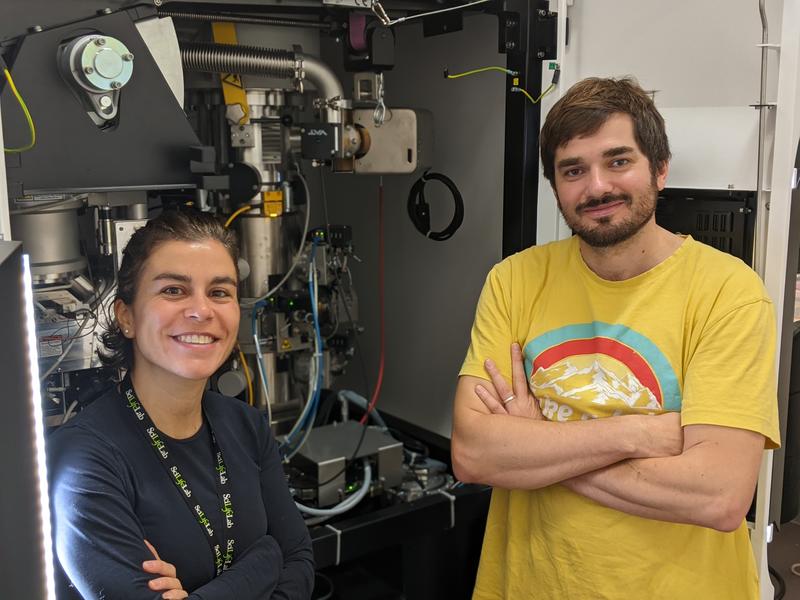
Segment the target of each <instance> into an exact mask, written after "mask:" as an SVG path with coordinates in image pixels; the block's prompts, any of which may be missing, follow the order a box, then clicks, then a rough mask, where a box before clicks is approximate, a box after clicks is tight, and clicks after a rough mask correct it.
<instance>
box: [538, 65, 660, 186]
mask: <svg viewBox="0 0 800 600" xmlns="http://www.w3.org/2000/svg"><path fill="white" fill-rule="evenodd" d="M615 114H624V115H628V116H630V118H631V120H632V121H633V134H634V137H635V139H636V143H637V144H638V145H639V149H640V150H641V151H642V153H643V154H644V155H645V156H646V157H647V160H648V161H649V162H650V172H651V173H652V174H653V175H655V174H656V172H657V171H658V170H659V169H660V168H661V167H662V166H663V165H664V163H666V162H668V161H669V159H670V151H669V141H668V140H667V133H666V128H665V126H664V118H663V117H662V116H661V114H660V113H659V112H658V109H657V108H656V105H655V103H654V102H653V99H652V98H651V97H650V96H649V95H648V93H647V92H645V91H644V90H643V89H642V88H641V87H640V86H639V84H638V83H636V80H634V79H632V78H630V77H623V78H621V79H601V78H599V77H589V78H588V79H584V80H582V81H579V82H578V83H576V84H575V85H573V86H572V87H571V88H569V90H567V93H566V94H564V95H563V96H562V97H561V99H560V100H559V101H558V102H556V103H555V104H554V105H553V108H551V109H550V112H549V113H547V118H546V119H545V122H544V126H543V127H542V131H541V133H540V134H539V147H540V149H541V153H542V167H543V170H544V176H545V177H546V178H547V180H548V181H549V182H550V185H552V186H553V187H555V172H556V170H555V158H556V150H558V148H560V147H562V146H566V145H567V144H568V143H569V142H570V141H571V140H573V139H574V138H577V137H583V136H587V135H592V134H593V133H595V132H596V131H597V130H598V129H600V128H601V127H602V126H603V125H604V124H605V122H606V121H607V120H608V119H609V117H611V116H612V115H615Z"/></svg>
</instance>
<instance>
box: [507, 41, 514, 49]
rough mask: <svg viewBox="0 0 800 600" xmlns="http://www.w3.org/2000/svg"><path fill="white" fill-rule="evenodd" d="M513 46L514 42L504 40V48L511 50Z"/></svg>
mask: <svg viewBox="0 0 800 600" xmlns="http://www.w3.org/2000/svg"><path fill="white" fill-rule="evenodd" d="M515 46H516V44H515V43H514V42H506V50H513V49H514V47H515Z"/></svg>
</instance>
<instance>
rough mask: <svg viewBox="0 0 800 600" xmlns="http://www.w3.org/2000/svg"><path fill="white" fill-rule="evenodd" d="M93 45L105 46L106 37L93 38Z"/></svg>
mask: <svg viewBox="0 0 800 600" xmlns="http://www.w3.org/2000/svg"><path fill="white" fill-rule="evenodd" d="M94 44H95V46H105V45H106V38H101V37H100V38H95V40H94Z"/></svg>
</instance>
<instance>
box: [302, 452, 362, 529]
mask: <svg viewBox="0 0 800 600" xmlns="http://www.w3.org/2000/svg"><path fill="white" fill-rule="evenodd" d="M371 484H372V467H370V465H369V460H368V459H366V458H365V459H364V483H362V484H361V487H360V488H359V490H358V491H357V492H356V493H355V494H353V495H352V496H350V497H349V498H346V499H345V500H342V501H341V502H340V503H339V504H337V505H336V506H333V507H331V508H311V507H310V506H305V505H304V504H300V503H299V502H295V503H294V504H295V506H297V509H298V510H299V511H300V512H303V513H306V514H307V515H311V516H312V517H333V516H335V515H340V514H342V513H345V512H347V511H348V510H350V509H351V508H353V507H354V506H355V505H356V504H358V503H359V502H361V501H362V500H363V499H364V496H366V495H367V493H368V492H369V486H370V485H371Z"/></svg>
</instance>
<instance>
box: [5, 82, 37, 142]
mask: <svg viewBox="0 0 800 600" xmlns="http://www.w3.org/2000/svg"><path fill="white" fill-rule="evenodd" d="M4 72H5V74H6V79H8V85H10V86H11V91H12V92H13V93H14V96H16V98H17V102H19V105H20V106H21V107H22V112H24V113H25V118H26V119H27V121H28V128H29V129H30V131H31V142H30V144H28V145H27V146H23V147H22V148H3V151H4V152H6V153H8V154H12V153H15V152H25V151H26V150H30V149H31V148H33V146H34V144H36V127H34V125H33V118H32V117H31V113H30V112H29V111H28V107H27V106H26V105H25V101H24V100H23V99H22V96H20V94H19V91H17V86H15V85H14V80H13V79H12V78H11V73H9V72H8V69H4Z"/></svg>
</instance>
